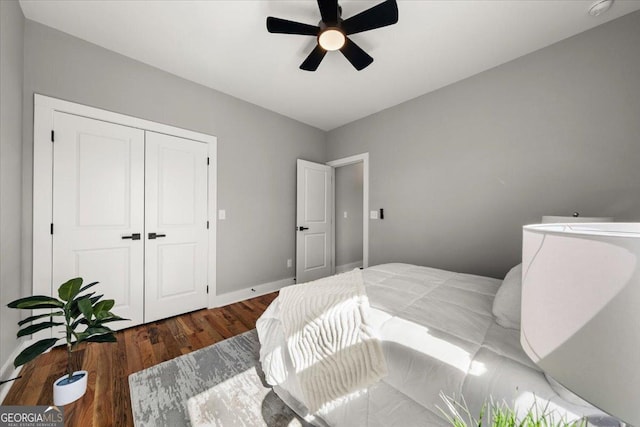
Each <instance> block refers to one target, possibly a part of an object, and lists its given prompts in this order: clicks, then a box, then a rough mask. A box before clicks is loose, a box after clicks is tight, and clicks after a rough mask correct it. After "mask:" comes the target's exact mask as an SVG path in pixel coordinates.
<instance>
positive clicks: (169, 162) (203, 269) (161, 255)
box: [145, 132, 208, 322]
mask: <svg viewBox="0 0 640 427" xmlns="http://www.w3.org/2000/svg"><path fill="white" fill-rule="evenodd" d="M207 150H208V149H207V144H203V143H201V142H197V141H191V140H188V139H184V138H178V137H175V136H169V135H163V134H159V133H154V132H146V168H145V183H146V190H145V205H146V209H145V224H146V241H145V282H146V286H145V322H150V321H153V320H157V319H162V318H165V317H170V316H174V315H176V314H180V313H186V312H188V311H192V310H196V309H198V308H203V307H206V305H207V251H208V240H207Z"/></svg>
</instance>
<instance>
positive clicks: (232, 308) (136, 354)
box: [3, 293, 277, 427]
mask: <svg viewBox="0 0 640 427" xmlns="http://www.w3.org/2000/svg"><path fill="white" fill-rule="evenodd" d="M276 296H277V293H271V294H268V295H264V296H261V297H257V298H253V299H250V300H247V301H242V302H238V303H235V304H231V305H228V306H225V307H221V308H215V309H211V310H199V311H194V312H192V313H187V314H183V315H181V316H176V317H172V318H170V319H165V320H161V321H158V322H154V323H149V324H146V325H141V326H136V327H133V328H129V329H125V330H124V331H119V332H118V333H117V334H116V335H117V338H118V342H117V343H107V344H97V343H89V344H86V345H85V344H82V345H80V347H79V348H78V349H77V350H76V352H75V354H74V369H76V370H78V369H85V370H87V371H88V372H89V379H88V385H87V392H86V394H85V395H84V396H83V397H82V398H81V399H79V400H77V401H76V402H73V403H70V404H69V405H66V406H65V407H64V415H65V426H73V427H75V426H81V427H88V426H118V427H121V426H122V427H123V426H132V425H133V418H132V414H131V401H130V398H129V382H128V376H129V374H131V373H133V372H137V371H140V370H142V369H146V368H148V367H150V366H153V365H156V364H158V363H160V362H164V361H165V360H169V359H173V358H174V357H177V356H180V355H182V354H186V353H189V352H191V351H194V350H198V349H200V348H203V347H206V346H208V345H211V344H214V343H216V342H218V341H222V340H224V339H226V338H229V337H232V336H234V335H238V334H241V333H243V332H246V331H248V330H250V329H253V328H255V325H256V320H257V319H258V317H260V315H261V314H262V313H263V312H264V310H265V309H266V308H267V306H268V305H269V304H270V303H271V302H272V301H273V300H274V298H275V297H276ZM65 371H66V352H65V350H64V348H63V347H56V348H54V349H53V350H51V351H50V352H49V353H47V354H43V355H42V356H40V357H39V358H37V359H36V360H34V361H32V362H30V363H28V364H27V365H25V366H24V367H23V369H22V371H21V372H20V375H22V378H20V379H18V380H16V381H15V382H14V384H13V386H12V387H11V390H10V391H9V394H8V395H7V397H6V398H5V400H4V402H3V405H51V404H53V391H52V387H53V382H54V381H55V380H56V379H58V378H60V377H61V376H62V375H64V373H65Z"/></svg>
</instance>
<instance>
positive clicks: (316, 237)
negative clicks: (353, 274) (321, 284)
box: [296, 159, 334, 283]
mask: <svg viewBox="0 0 640 427" xmlns="http://www.w3.org/2000/svg"><path fill="white" fill-rule="evenodd" d="M332 179H333V168H332V167H331V166H327V165H323V164H319V163H313V162H308V161H306V160H300V159H298V179H297V215H296V217H297V224H298V225H297V229H296V234H297V237H296V282H297V283H305V282H308V281H311V280H316V279H319V278H321V277H325V276H330V275H331V274H333V271H334V270H333V268H334V267H333V262H332V253H333V230H332V223H333V186H332Z"/></svg>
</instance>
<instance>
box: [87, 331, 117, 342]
mask: <svg viewBox="0 0 640 427" xmlns="http://www.w3.org/2000/svg"><path fill="white" fill-rule="evenodd" d="M85 341H87V342H117V341H118V340H117V339H116V336H115V335H114V334H112V333H111V334H102V335H94V336H92V337H89V338H87V339H86V340H85Z"/></svg>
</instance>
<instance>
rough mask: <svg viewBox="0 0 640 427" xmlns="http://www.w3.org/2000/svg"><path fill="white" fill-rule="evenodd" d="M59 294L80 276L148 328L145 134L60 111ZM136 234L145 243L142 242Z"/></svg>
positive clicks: (56, 149) (56, 192)
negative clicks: (145, 310) (145, 317)
mask: <svg viewBox="0 0 640 427" xmlns="http://www.w3.org/2000/svg"><path fill="white" fill-rule="evenodd" d="M54 131H55V142H54V144H53V248H52V249H53V258H52V261H53V268H52V270H53V271H52V278H53V289H52V294H53V295H57V288H58V286H59V285H60V284H62V283H63V282H65V281H67V280H68V279H70V278H73V277H78V276H79V277H82V278H83V279H84V281H85V283H90V282H94V281H98V282H100V284H99V285H98V286H97V287H96V288H94V290H96V291H97V292H98V293H100V294H104V295H105V298H106V299H115V301H116V305H115V307H114V308H113V310H112V311H113V312H114V313H116V314H118V315H119V316H122V317H125V318H128V319H131V322H116V323H113V324H112V326H113V327H114V328H126V327H129V326H133V325H135V324H140V323H142V322H143V304H144V299H143V292H144V276H143V275H144V267H143V251H144V249H143V244H144V241H143V240H142V239H141V238H140V237H141V236H142V234H143V233H144V229H143V225H144V224H143V222H144V131H142V130H139V129H135V128H130V127H126V126H120V125H116V124H113V123H107V122H103V121H99V120H93V119H87V118H84V117H80V116H75V115H71V114H65V113H59V112H56V113H54ZM136 235H137V237H138V239H135V236H136Z"/></svg>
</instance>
